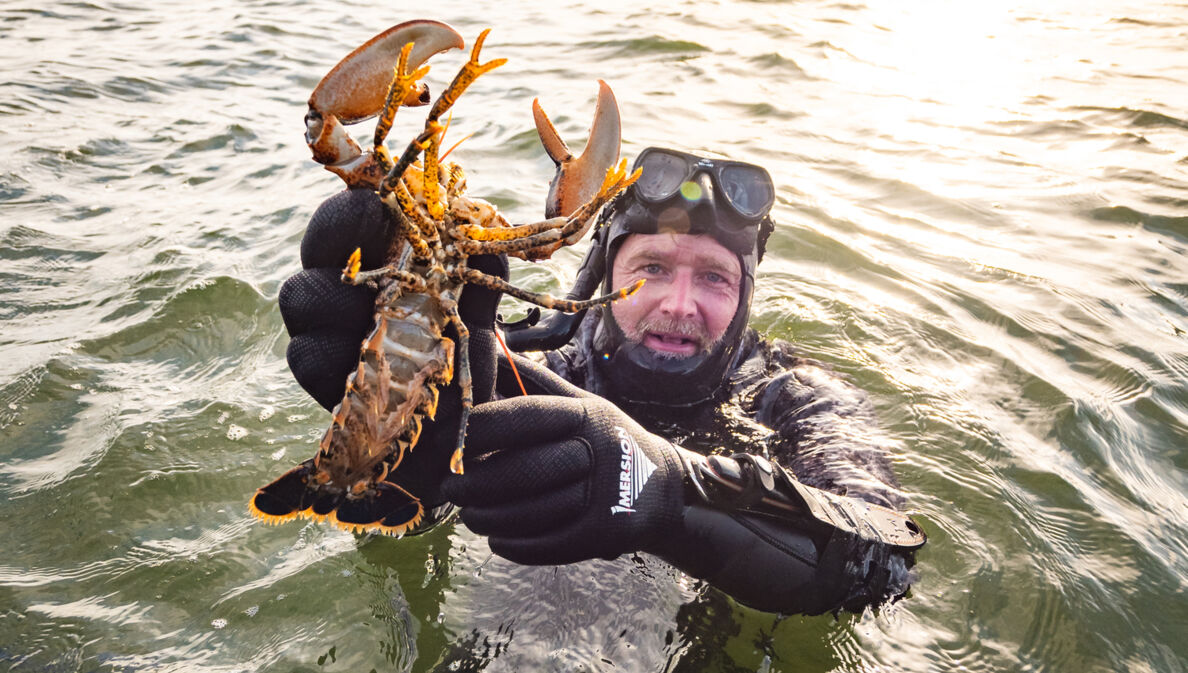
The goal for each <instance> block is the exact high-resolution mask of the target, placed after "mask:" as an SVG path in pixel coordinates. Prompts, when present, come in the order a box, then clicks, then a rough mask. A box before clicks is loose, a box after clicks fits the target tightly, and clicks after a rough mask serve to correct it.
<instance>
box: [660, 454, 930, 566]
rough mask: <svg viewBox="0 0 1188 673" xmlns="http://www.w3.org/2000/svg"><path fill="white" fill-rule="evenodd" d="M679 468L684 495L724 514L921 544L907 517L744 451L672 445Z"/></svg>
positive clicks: (910, 546)
mask: <svg viewBox="0 0 1188 673" xmlns="http://www.w3.org/2000/svg"><path fill="white" fill-rule="evenodd" d="M677 448H678V451H679V453H680V455H681V460H682V462H683V463H684V466H685V483H686V487H687V488H686V492H687V495H689V496H690V497H689V500H690V501H692V502H696V501H701V502H703V503H705V504H707V505H710V506H711V507H714V508H716V509H721V510H726V511H751V512H756V513H764V514H769V515H774V516H776V517H777V518H780V519H785V520H790V519H794V520H796V522H797V523H798V524H799V525H801V526H805V527H808V528H811V529H815V531H816V532H819V533H821V534H824V535H825V536H826V537H831V536H832V535H833V533H837V532H840V533H843V534H844V535H846V536H848V537H853V538H857V539H859V540H863V541H866V542H874V543H877V544H882V545H886V546H889V547H895V548H898V549H904V550H914V549H919V548H920V547H922V546H923V545H924V543H925V541H926V540H927V537H926V536H925V535H924V531H922V530H921V529H920V527H919V526H918V525H917V524H916V522H915V521H912V519H911V517H908V516H907V515H905V514H901V513H899V512H896V511H895V510H893V509H889V508H887V507H882V506H880V505H875V504H871V503H868V502H865V501H863V500H859V499H857V498H851V497H847V496H843V495H837V494H836V493H830V492H829V491H823V490H821V489H818V488H813V487H812V486H807V485H805V484H802V483H800V482H799V481H797V480H796V479H795V478H794V477H793V476H792V474H791V473H790V472H788V470H786V469H784V468H783V467H780V466H779V465H777V464H774V463H771V462H770V461H768V460H766V459H764V458H761V457H759V456H754V455H751V454H749V453H736V454H734V455H733V456H730V457H729V458H727V457H725V456H708V457H707V456H701V455H699V454H696V453H693V452H691V451H688V450H685V449H682V448H680V447H677Z"/></svg>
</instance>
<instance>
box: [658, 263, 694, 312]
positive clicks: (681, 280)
mask: <svg viewBox="0 0 1188 673" xmlns="http://www.w3.org/2000/svg"><path fill="white" fill-rule="evenodd" d="M660 311H661V313H663V314H665V315H669V316H673V317H675V318H688V317H692V316H694V315H696V314H697V302H696V301H695V297H694V295H693V274H692V273H689V272H688V271H685V270H681V271H680V272H678V273H676V274H675V275H674V276H673V279H672V282H671V283H669V284H668V292H666V293H665V295H664V298H663V300H662V301H661V302H660Z"/></svg>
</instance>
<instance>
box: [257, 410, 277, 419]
mask: <svg viewBox="0 0 1188 673" xmlns="http://www.w3.org/2000/svg"><path fill="white" fill-rule="evenodd" d="M275 413H276V409H273V408H272V407H264V408H263V409H261V410H260V420H262V421H266V420H268V419H270V418H272V415H273V414H275Z"/></svg>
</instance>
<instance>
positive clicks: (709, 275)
mask: <svg viewBox="0 0 1188 673" xmlns="http://www.w3.org/2000/svg"><path fill="white" fill-rule="evenodd" d="M701 277H702V279H703V280H705V282H706V283H708V284H710V285H713V286H714V287H723V286H726V285H729V284H730V279H729V278H727V277H726V276H723V275H722V274H720V273H718V272H717V271H706V272H705V273H703V274H702V275H701Z"/></svg>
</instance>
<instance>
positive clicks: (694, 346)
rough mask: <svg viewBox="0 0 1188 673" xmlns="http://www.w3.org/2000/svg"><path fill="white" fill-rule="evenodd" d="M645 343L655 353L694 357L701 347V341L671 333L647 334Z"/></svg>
mask: <svg viewBox="0 0 1188 673" xmlns="http://www.w3.org/2000/svg"><path fill="white" fill-rule="evenodd" d="M643 342H644V345H645V346H647V347H648V348H651V349H652V350H654V351H660V352H662V353H672V354H674V355H693V354H694V353H696V352H697V351H698V349H699V348H700V347H701V341H700V340H699V339H696V338H693V337H689V336H686V335H683V334H673V333H670V332H646V333H645V334H644V339H643Z"/></svg>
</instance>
